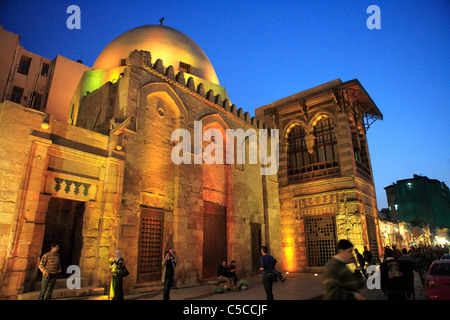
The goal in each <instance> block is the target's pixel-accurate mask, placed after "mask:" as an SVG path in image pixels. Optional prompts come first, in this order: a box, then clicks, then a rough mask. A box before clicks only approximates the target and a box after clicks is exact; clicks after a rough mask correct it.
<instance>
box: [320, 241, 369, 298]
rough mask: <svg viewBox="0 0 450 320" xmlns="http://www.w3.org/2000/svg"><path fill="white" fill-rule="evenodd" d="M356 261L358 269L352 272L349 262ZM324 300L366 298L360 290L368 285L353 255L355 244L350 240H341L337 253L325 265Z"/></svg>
mask: <svg viewBox="0 0 450 320" xmlns="http://www.w3.org/2000/svg"><path fill="white" fill-rule="evenodd" d="M349 263H354V264H355V265H356V270H355V271H354V272H352V271H351V270H350V269H349V268H348V267H347V264H349ZM323 285H324V296H323V299H324V300H364V297H363V296H362V295H361V294H360V293H359V292H358V290H360V289H362V288H363V287H364V286H365V285H366V281H365V279H364V277H363V276H361V271H360V268H359V267H358V266H357V264H356V259H355V257H354V255H353V244H352V243H351V242H350V241H348V240H345V239H343V240H339V242H338V245H337V253H336V255H334V256H333V257H332V258H331V259H330V261H328V262H327V264H326V265H325V271H324V281H323Z"/></svg>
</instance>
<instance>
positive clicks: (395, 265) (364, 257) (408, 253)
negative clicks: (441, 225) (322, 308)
mask: <svg viewBox="0 0 450 320" xmlns="http://www.w3.org/2000/svg"><path fill="white" fill-rule="evenodd" d="M353 252H355V255H356V258H355V255H353ZM448 253H449V248H448V246H444V247H442V246H439V245H437V246H434V247H433V246H423V245H420V246H412V247H410V249H409V250H407V249H406V248H402V250H399V249H398V248H397V247H396V246H392V248H390V247H385V248H384V254H383V256H382V262H381V264H380V287H381V291H382V292H383V294H384V295H385V296H386V297H387V299H388V300H413V299H415V290H414V271H417V273H418V274H419V276H420V279H421V281H422V284H424V283H425V276H426V270H428V269H429V267H430V265H431V263H432V262H433V261H434V260H438V259H440V257H442V255H443V254H448ZM372 263H373V261H372V254H371V253H370V251H368V250H367V247H364V253H363V254H360V253H359V252H358V250H357V249H354V248H353V244H352V243H351V242H350V241H348V240H340V241H339V243H338V246H337V253H336V255H335V256H333V257H332V259H330V261H329V262H328V263H327V265H326V266H325V272H324V282H323V285H324V297H323V298H324V299H325V300H363V299H364V297H362V295H361V294H359V293H358V291H359V290H360V289H362V288H364V286H366V283H367V282H366V279H367V278H368V274H367V273H366V270H367V267H368V266H369V265H372ZM347 264H355V270H354V271H353V272H352V271H351V270H350V269H349V268H347Z"/></svg>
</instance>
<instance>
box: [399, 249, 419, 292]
mask: <svg viewBox="0 0 450 320" xmlns="http://www.w3.org/2000/svg"><path fill="white" fill-rule="evenodd" d="M402 253H403V254H402V256H400V258H398V259H397V260H398V263H399V264H400V269H401V270H402V271H403V277H404V280H405V285H406V295H407V297H408V299H409V300H414V297H415V293H414V260H413V258H411V257H410V256H409V255H408V251H407V250H406V249H405V248H403V249H402Z"/></svg>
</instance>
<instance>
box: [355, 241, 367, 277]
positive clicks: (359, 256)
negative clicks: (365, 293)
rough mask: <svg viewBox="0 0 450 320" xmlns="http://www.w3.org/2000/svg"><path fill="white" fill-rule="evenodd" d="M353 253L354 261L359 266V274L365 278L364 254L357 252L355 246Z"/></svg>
mask: <svg viewBox="0 0 450 320" xmlns="http://www.w3.org/2000/svg"><path fill="white" fill-rule="evenodd" d="M355 255H356V261H357V262H358V266H359V268H360V272H361V274H362V275H363V276H364V277H365V278H367V276H366V271H365V269H364V267H365V265H366V261H365V260H364V256H363V255H362V254H361V253H359V251H358V249H356V248H355Z"/></svg>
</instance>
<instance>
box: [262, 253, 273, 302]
mask: <svg viewBox="0 0 450 320" xmlns="http://www.w3.org/2000/svg"><path fill="white" fill-rule="evenodd" d="M261 254H262V256H261V259H260V261H261V268H259V270H260V271H262V273H263V285H264V290H265V291H266V298H267V300H274V297H273V292H272V285H273V280H274V279H273V273H272V272H273V269H274V267H275V264H276V262H275V259H274V258H273V257H272V256H271V255H270V254H269V248H267V246H262V247H261Z"/></svg>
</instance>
